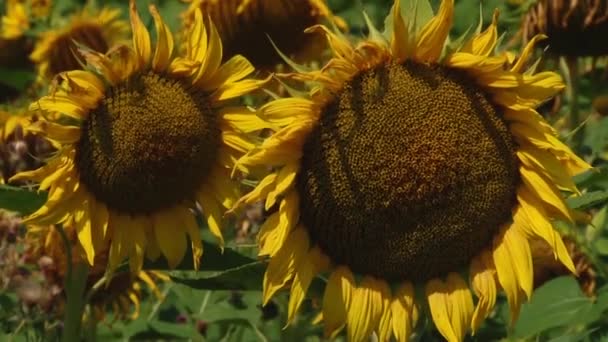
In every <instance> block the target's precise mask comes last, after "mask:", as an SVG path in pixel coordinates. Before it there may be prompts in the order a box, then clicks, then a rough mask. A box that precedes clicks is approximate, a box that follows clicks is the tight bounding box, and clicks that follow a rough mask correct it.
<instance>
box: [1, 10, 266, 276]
mask: <svg viewBox="0 0 608 342" xmlns="http://www.w3.org/2000/svg"><path fill="white" fill-rule="evenodd" d="M130 12H131V25H132V29H133V48H130V47H126V46H118V47H116V48H115V49H112V50H110V51H109V52H108V53H107V54H106V55H104V54H101V53H99V52H96V51H92V50H87V49H80V53H81V54H82V55H83V56H84V58H85V60H86V61H87V63H88V66H87V69H86V70H76V71H69V72H65V73H62V74H60V76H59V78H60V79H61V80H62V81H61V85H60V86H59V87H58V88H57V89H55V90H53V91H52V92H51V94H49V95H48V96H44V97H42V98H41V99H40V100H38V101H36V102H35V103H33V104H32V106H31V108H32V109H34V110H41V111H43V112H45V113H46V114H47V115H49V117H55V116H56V115H57V113H59V114H61V115H63V116H62V117H61V118H59V119H58V120H56V121H55V120H52V119H49V120H42V121H40V122H37V123H36V124H33V125H31V126H29V130H31V131H35V132H40V133H41V134H43V135H44V136H46V137H47V138H48V139H50V140H51V141H55V142H57V143H59V144H60V145H61V146H60V149H59V151H58V153H57V154H56V155H55V156H54V157H53V158H52V159H50V160H48V164H47V165H46V166H44V167H42V168H40V169H38V170H35V171H32V172H24V173H21V174H18V175H16V176H15V177H13V179H12V180H34V181H38V182H40V189H41V190H49V194H48V200H47V202H46V204H45V205H44V206H42V208H40V209H39V210H38V211H37V212H35V213H33V214H32V215H31V216H29V217H28V218H26V219H25V221H24V222H26V223H32V224H52V223H61V222H65V221H66V220H69V219H73V220H74V225H75V228H76V230H77V231H78V238H79V240H80V243H81V244H82V245H83V247H84V250H85V251H86V254H87V259H88V261H89V263H90V264H92V263H93V260H94V258H95V255H96V253H97V252H98V251H99V250H100V249H103V244H104V243H105V242H104V240H106V239H109V241H110V243H111V248H110V252H109V253H110V254H109V269H108V270H109V271H111V270H112V269H113V268H114V267H115V266H116V265H117V264H118V263H119V262H120V261H122V260H123V259H124V258H126V257H128V258H129V259H130V265H131V270H132V271H133V272H137V271H139V270H140V269H141V267H142V262H143V258H144V253H147V256H148V257H149V258H151V259H156V258H157V257H158V256H159V255H160V254H161V253H162V254H163V255H164V256H165V257H166V259H167V261H168V264H169V266H170V267H175V266H176V265H178V264H179V263H180V261H181V260H182V258H183V257H184V255H185V253H186V250H187V243H188V242H187V237H188V236H189V237H190V240H191V245H192V250H193V256H194V265H195V267H198V263H199V258H200V256H201V255H202V252H203V251H202V244H201V240H200V236H199V228H198V225H197V223H196V221H195V216H194V214H193V213H192V212H191V209H193V208H195V202H198V204H200V206H201V207H202V214H203V216H204V217H205V218H206V221H207V224H208V226H209V228H210V229H211V232H212V233H213V234H214V235H215V236H217V238H218V239H220V241H221V240H222V233H221V230H220V226H221V221H222V214H223V209H222V208H228V207H231V206H232V205H233V200H234V199H235V196H237V194H236V187H237V186H236V185H235V184H233V183H232V182H231V181H230V170H231V169H232V168H233V166H234V161H235V160H236V158H237V157H239V156H240V155H242V153H243V152H245V151H247V149H249V148H251V143H250V142H249V141H248V140H247V135H246V134H243V133H242V132H249V131H250V126H251V124H250V122H256V119H257V117H256V116H255V115H254V114H253V113H252V112H251V111H249V110H248V109H247V108H245V107H239V106H229V104H230V103H229V102H227V100H231V99H235V98H237V97H239V96H241V95H243V94H245V93H248V92H250V91H253V90H255V89H258V88H259V87H261V86H262V85H263V84H264V83H265V81H263V80H244V78H245V77H247V76H248V75H249V74H251V73H252V72H253V71H254V68H253V67H252V66H251V64H250V63H249V62H248V61H247V60H246V59H245V58H243V57H241V56H236V57H234V58H232V59H230V60H229V61H228V62H226V63H225V64H223V65H222V64H221V59H222V45H221V42H220V39H219V36H218V34H217V30H216V29H215V27H214V26H213V24H212V23H211V22H204V21H203V16H202V14H201V12H200V11H197V12H196V18H195V25H194V26H193V27H192V30H191V31H190V32H189V35H188V36H187V37H188V41H187V42H186V45H187V49H186V51H184V53H185V54H184V55H183V56H174V40H173V35H172V34H171V32H170V31H169V29H168V27H167V26H166V25H165V24H164V22H163V20H162V19H161V17H160V15H159V13H158V11H157V9H156V8H155V7H154V6H151V7H150V12H151V14H152V17H153V18H154V23H155V26H156V31H157V39H156V47H155V48H154V49H153V47H152V45H151V42H150V36H149V32H148V30H147V29H146V28H145V26H144V25H143V23H142V21H141V19H140V17H139V15H138V13H137V11H136V8H135V2H134V1H131V3H130ZM257 120H259V119H257Z"/></svg>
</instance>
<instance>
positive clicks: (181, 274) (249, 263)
mask: <svg viewBox="0 0 608 342" xmlns="http://www.w3.org/2000/svg"><path fill="white" fill-rule="evenodd" d="M221 1H223V0H221ZM149 2H154V3H156V4H157V6H158V7H159V9H160V12H161V13H162V15H163V17H164V18H165V20H166V21H167V23H168V25H169V26H170V27H171V28H172V29H173V30H174V31H175V30H177V29H178V28H179V26H180V19H179V13H180V12H181V11H182V10H183V9H184V8H185V5H184V4H183V3H182V2H180V1H176V0H158V1H147V0H141V1H138V5H139V7H140V8H142V9H143V8H146V7H147V4H148V3H149ZM329 3H330V6H331V7H332V9H333V10H334V11H335V12H336V13H337V14H338V15H340V16H342V17H343V18H344V19H345V20H346V21H347V22H348V23H349V24H350V27H351V31H352V32H353V33H360V34H365V33H366V32H365V31H366V29H365V25H364V21H363V16H362V15H361V12H362V11H363V10H365V11H366V12H367V14H368V15H369V16H370V17H371V18H372V20H373V21H374V22H375V23H376V24H377V26H378V27H381V26H382V24H383V21H384V17H385V15H386V13H387V12H388V9H389V8H390V6H391V4H392V1H391V0H375V1H374V0H359V1H352V0H329ZM99 4H102V1H99ZM103 4H108V5H113V6H119V7H122V8H123V9H124V11H123V16H124V18H125V19H127V13H128V11H127V10H126V9H127V1H120V0H113V1H107V2H103ZM529 4H530V3H527V2H524V3H523V4H519V5H509V4H507V3H505V2H504V1H500V0H487V1H483V2H482V3H481V4H480V2H479V1H478V0H458V1H457V6H456V16H455V20H454V23H455V25H454V28H453V30H452V37H457V36H458V35H459V34H462V33H464V32H466V30H467V29H469V28H470V27H473V28H474V27H475V26H476V25H477V24H478V23H477V21H478V18H479V15H478V13H480V10H481V13H482V18H483V21H484V23H485V24H487V23H488V22H489V19H490V18H491V14H492V12H493V10H494V8H499V9H500V10H501V27H500V29H501V30H502V32H505V37H504V38H503V41H504V42H509V41H510V40H511V39H516V37H517V32H518V30H519V25H520V20H521V16H522V13H523V12H524V10H525V8H526V7H527V6H528V5H529ZM82 5H83V4H82V2H81V1H77V0H57V5H56V7H55V9H54V11H56V14H57V15H60V16H61V15H64V14H67V13H70V12H71V11H72V10H73V9H76V8H79V7H80V6H82ZM435 5H436V3H435ZM3 7H4V4H3V2H2V1H0V8H3ZM141 14H142V17H143V19H144V22H146V23H147V24H148V25H150V24H151V20H150V18H149V15H148V14H147V11H145V10H142V11H141ZM515 41H516V40H515ZM598 43H600V42H598ZM601 43H602V44H606V41H604V42H601ZM514 47H517V45H514ZM588 62H589V61H585V60H582V61H580V63H581V65H588V64H589V63H588ZM547 67H550V68H554V69H559V70H560V71H563V70H562V69H563V68H562V69H560V67H559V63H547ZM596 69H597V70H595V71H594V72H591V71H588V70H587V69H585V68H582V71H581V75H580V82H579V85H580V87H579V89H578V93H579V101H578V103H577V104H574V106H577V108H578V110H579V111H580V113H581V117H582V118H583V119H584V120H585V125H584V126H583V130H584V136H583V144H582V145H581V146H579V147H578V150H579V152H580V153H582V154H583V155H584V156H585V157H586V158H587V159H588V160H590V161H591V162H592V163H593V165H594V166H596V167H597V169H596V171H594V172H591V173H587V174H584V175H581V176H579V177H577V179H576V182H577V184H578V185H580V186H581V187H582V188H583V189H585V194H584V196H583V197H581V198H578V199H576V200H573V201H570V205H571V206H573V207H575V208H581V209H587V210H588V211H589V213H590V214H591V215H592V221H591V222H590V223H589V224H588V225H586V226H585V225H583V226H579V227H572V226H568V225H566V224H561V225H560V226H559V227H560V229H561V230H562V231H563V232H564V233H565V234H567V235H569V236H571V237H572V239H573V240H574V241H576V242H577V243H578V245H579V248H580V249H581V251H582V252H583V253H584V254H586V255H587V258H588V259H589V260H591V263H592V265H593V269H594V270H595V274H596V277H597V278H596V281H597V290H596V293H595V295H594V296H593V297H592V298H590V297H588V296H586V295H585V294H583V292H582V291H581V289H580V287H579V283H578V282H577V279H576V278H575V277H572V276H562V277H558V278H555V279H553V280H551V281H549V282H547V283H545V284H543V285H542V286H540V288H538V289H537V291H536V292H535V293H534V295H533V297H532V298H531V300H530V302H529V303H527V304H525V305H524V306H523V308H522V312H521V315H520V318H519V320H518V321H517V322H515V323H513V324H510V323H509V318H508V308H507V305H506V301H505V300H504V297H499V301H498V305H497V309H496V312H495V314H494V315H493V316H492V317H491V318H490V319H489V320H487V321H486V323H485V324H484V325H483V327H482V328H481V330H480V331H479V332H478V333H477V334H476V335H475V336H473V337H471V336H468V337H467V339H468V340H472V341H489V340H509V341H519V340H526V341H555V342H557V341H560V342H566V341H580V340H586V341H602V340H607V341H608V285H606V276H607V275H608V273H607V272H608V270H607V268H606V261H608V224H607V222H606V217H607V216H606V213H607V209H606V204H607V203H608V166H607V165H606V160H605V158H606V157H607V154H606V148H607V147H608V117H606V116H603V115H601V112H602V109H601V108H597V107H595V108H594V106H593V104H594V103H597V102H598V101H597V98H598V96H601V95H604V96H608V87H606V85H607V77H606V75H608V73H607V72H606V61H605V60H604V61H603V62H602V61H600V63H598V64H597V67H596ZM598 75H603V76H598ZM34 77H35V76H34V75H33V74H32V73H31V72H30V71H26V70H6V69H0V82H1V83H4V84H6V85H9V86H11V87H13V88H16V89H18V90H23V89H24V88H25V87H26V85H27V84H28V82H29V81H31V80H32V79H34ZM571 91H572V89H568V91H567V92H565V94H564V96H563V98H562V103H561V108H560V110H559V112H558V113H557V114H554V115H553V116H552V117H550V118H549V120H550V121H552V122H554V123H556V124H557V125H559V124H560V123H563V121H564V119H565V118H566V117H567V114H568V113H569V112H570V110H571V109H572V106H573V104H572V103H571V102H570V101H569V97H568V96H567V95H568V93H569V92H571ZM594 100H595V102H594ZM604 114H606V113H604ZM562 127H565V128H564V129H563V130H562V133H563V138H564V139H566V140H567V141H570V140H569V139H571V138H572V136H573V135H572V134H570V132H571V130H572V128H571V127H567V125H566V126H564V125H562ZM43 202H44V194H36V193H34V192H29V191H26V190H22V189H17V188H14V187H10V186H0V207H3V208H8V209H12V210H16V211H19V212H21V213H23V214H27V213H29V212H32V211H34V210H35V209H36V208H37V207H38V206H40V205H41V203H43ZM237 223H238V222H235V224H234V227H235V228H234V229H231V230H229V231H228V232H227V235H228V236H227V241H228V244H227V248H226V250H225V251H224V254H223V255H222V254H221V253H220V251H219V250H218V249H217V247H215V246H214V245H212V244H210V243H208V244H206V245H205V254H204V256H203V262H202V267H203V269H202V271H201V272H198V273H194V272H189V271H187V269H188V266H189V265H187V264H184V265H181V267H182V269H184V270H183V271H180V270H177V271H174V272H172V273H171V275H172V277H173V280H174V282H170V283H164V284H162V285H161V289H162V292H163V294H164V296H165V298H164V300H162V301H159V300H157V299H156V298H155V297H154V296H147V297H146V298H145V299H144V300H143V301H142V305H141V313H140V315H139V318H138V319H136V320H132V321H119V320H116V321H113V319H112V317H109V318H108V319H107V320H106V322H104V323H101V324H98V325H97V326H95V327H88V328H87V329H85V332H86V335H87V338H88V339H90V340H95V339H96V340H100V341H106V340H108V341H109V340H126V339H133V340H149V339H171V340H175V339H180V340H181V339H190V340H193V341H200V340H208V341H319V340H323V338H322V328H321V327H320V326H316V325H312V324H311V321H312V320H313V319H314V317H315V313H316V308H317V307H318V303H319V295H320V294H321V293H322V288H323V281H322V280H317V281H316V283H314V284H313V286H312V289H311V291H310V292H311V293H312V295H311V296H310V299H309V300H307V301H306V302H305V304H304V305H303V309H302V310H301V312H302V313H301V314H300V315H299V317H298V319H297V320H296V321H295V323H294V324H293V325H292V326H289V327H284V326H283V325H284V322H285V321H286V311H287V310H286V308H287V296H286V294H282V295H280V296H278V297H276V298H277V299H275V300H273V302H271V303H270V304H269V305H268V306H266V307H262V306H261V292H260V291H261V286H262V276H263V271H264V265H263V263H261V262H259V261H257V260H256V259H255V248H254V243H255V240H254V239H253V238H252V237H251V238H250V239H249V240H246V241H242V239H240V240H239V242H238V243H237V242H236V239H235V238H236V234H237V228H238V225H237ZM204 231H208V230H204ZM206 238H209V237H208V236H207V237H206ZM208 241H211V239H209V240H208ZM185 260H188V258H185ZM148 267H149V268H158V267H162V265H160V264H156V265H148ZM46 319H47V317H45V316H40V315H39V314H36V313H34V312H30V311H28V308H27V307H26V306H25V305H24V304H22V303H20V302H19V300H18V297H17V295H16V294H15V293H14V292H11V291H9V290H6V289H5V290H2V292H0V340H2V341H4V340H14V341H29V340H48V339H53V338H54V336H57V334H58V333H59V331H60V328H61V327H60V324H59V325H55V326H51V327H50V328H49V325H48V324H44V322H45V320H46ZM47 323H48V322H47ZM341 339H343V337H339V340H341ZM417 339H419V340H421V341H433V340H441V338H440V336H439V335H438V334H437V333H436V332H435V331H434V330H433V328H432V324H430V323H429V322H428V321H426V320H424V319H422V320H421V322H419V330H418V335H417Z"/></svg>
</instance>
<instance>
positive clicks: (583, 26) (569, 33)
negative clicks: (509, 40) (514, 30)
mask: <svg viewBox="0 0 608 342" xmlns="http://www.w3.org/2000/svg"><path fill="white" fill-rule="evenodd" d="M522 29H523V37H524V40H530V39H532V38H533V37H534V36H536V35H537V34H544V35H546V36H547V37H548V39H547V40H546V41H545V42H543V43H544V44H547V45H548V47H549V48H548V51H549V52H551V53H553V54H556V55H559V56H571V57H580V56H604V55H607V54H608V44H606V35H608V1H606V0H586V1H578V0H539V1H538V2H537V3H536V4H534V5H533V6H532V7H530V9H529V10H528V13H527V14H526V16H525V17H524V20H523V21H522Z"/></svg>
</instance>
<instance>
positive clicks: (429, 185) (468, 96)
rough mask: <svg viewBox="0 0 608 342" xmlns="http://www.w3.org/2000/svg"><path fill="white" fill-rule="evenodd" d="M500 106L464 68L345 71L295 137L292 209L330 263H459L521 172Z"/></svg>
mask: <svg viewBox="0 0 608 342" xmlns="http://www.w3.org/2000/svg"><path fill="white" fill-rule="evenodd" d="M518 177H519V173H518V165H517V162H516V158H515V145H514V142H513V139H512V137H511V134H510V132H509V129H508V127H507V126H506V124H505V122H504V121H503V119H502V118H501V115H500V113H499V111H498V110H497V108H496V107H495V106H493V105H492V103H491V102H490V100H489V99H488V97H487V96H486V95H485V94H484V92H483V91H482V90H481V89H480V88H479V87H478V86H477V85H476V84H475V83H473V82H472V81H471V80H469V78H468V77H467V76H466V75H464V74H463V73H462V72H459V71H457V70H452V69H448V68H446V67H441V66H428V65H423V64H418V63H415V62H406V63H404V64H401V65H398V64H387V65H381V66H379V67H377V68H375V69H372V70H367V71H363V72H361V73H360V74H359V75H357V76H356V77H355V78H354V79H352V80H351V81H349V82H348V83H347V84H346V85H345V87H344V88H343V90H342V91H341V92H340V93H338V94H337V95H336V97H335V99H334V100H333V101H332V102H329V103H327V104H326V105H325V107H324V108H323V110H322V116H321V119H320V121H319V123H318V125H317V126H316V128H315V129H314V130H313V131H312V133H311V134H310V136H309V137H308V138H307V141H306V143H305V146H304V157H303V159H302V161H301V172H300V173H299V175H298V178H297V189H298V192H299V194H300V196H301V199H300V211H301V220H302V222H303V223H304V225H305V226H306V227H307V229H308V230H309V232H310V235H311V237H312V239H313V240H314V241H315V242H316V243H317V244H319V245H320V247H321V248H322V249H323V251H324V252H325V253H326V254H328V255H329V256H330V257H331V258H332V260H333V261H334V262H336V263H338V264H345V265H347V266H349V267H350V268H351V269H352V270H354V271H356V272H357V273H362V274H371V275H374V276H377V277H381V278H383V279H390V280H404V279H409V280H414V281H424V280H427V279H429V278H431V277H435V276H439V275H443V274H446V273H447V272H449V271H458V270H460V269H462V268H463V267H466V266H467V264H468V263H469V262H470V260H471V258H472V257H474V256H475V255H476V254H478V253H479V252H480V251H481V249H482V248H484V247H485V246H486V245H487V244H488V243H489V242H490V240H491V238H492V236H493V235H494V234H495V233H496V232H497V230H498V229H499V227H500V226H501V225H502V224H504V223H506V222H508V220H509V218H510V213H511V209H512V207H513V205H514V203H515V189H516V186H517V184H518V180H519V178H518Z"/></svg>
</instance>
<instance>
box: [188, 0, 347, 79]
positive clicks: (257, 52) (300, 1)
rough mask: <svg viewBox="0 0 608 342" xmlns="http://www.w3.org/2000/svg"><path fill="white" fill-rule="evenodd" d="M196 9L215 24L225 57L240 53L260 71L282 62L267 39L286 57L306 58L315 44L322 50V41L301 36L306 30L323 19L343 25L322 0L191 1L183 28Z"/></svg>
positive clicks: (189, 21)
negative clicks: (262, 68) (260, 68)
mask: <svg viewBox="0 0 608 342" xmlns="http://www.w3.org/2000/svg"><path fill="white" fill-rule="evenodd" d="M197 9H202V11H203V13H208V15H209V16H210V17H211V20H212V21H213V22H214V23H215V24H216V25H217V29H218V32H219V34H220V37H221V38H222V43H223V45H224V56H225V57H226V58H230V57H232V56H234V55H237V54H242V55H243V56H245V57H246V58H247V59H249V60H250V61H251V62H252V63H253V64H254V65H255V66H259V67H264V68H273V67H274V66H275V64H277V63H280V62H281V61H282V60H281V57H280V56H279V55H278V54H277V52H276V49H275V47H273V45H272V43H271V41H270V39H272V42H273V43H274V44H276V46H277V47H278V48H279V50H280V51H282V52H283V53H285V54H287V55H288V56H291V57H294V58H296V59H298V57H303V58H306V56H310V55H312V54H314V53H317V52H319V49H318V47H319V43H323V44H322V46H323V47H325V44H324V42H319V41H318V40H315V37H314V36H312V35H306V34H304V30H305V29H306V28H307V27H309V26H312V25H315V24H319V23H321V22H322V21H323V20H324V19H329V20H332V21H334V22H335V23H336V24H337V25H339V26H341V27H344V26H345V23H344V22H343V21H342V20H341V19H340V18H338V17H335V16H333V15H332V13H331V11H330V10H329V8H328V7H327V4H326V3H325V0H291V1H283V0H193V1H192V2H191V3H190V6H189V7H188V9H187V10H186V11H185V12H184V15H183V17H184V24H185V27H186V28H189V27H190V25H191V23H192V21H193V20H192V19H193V18H194V13H195V11H196V10H197ZM269 38H270V39H269Z"/></svg>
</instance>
